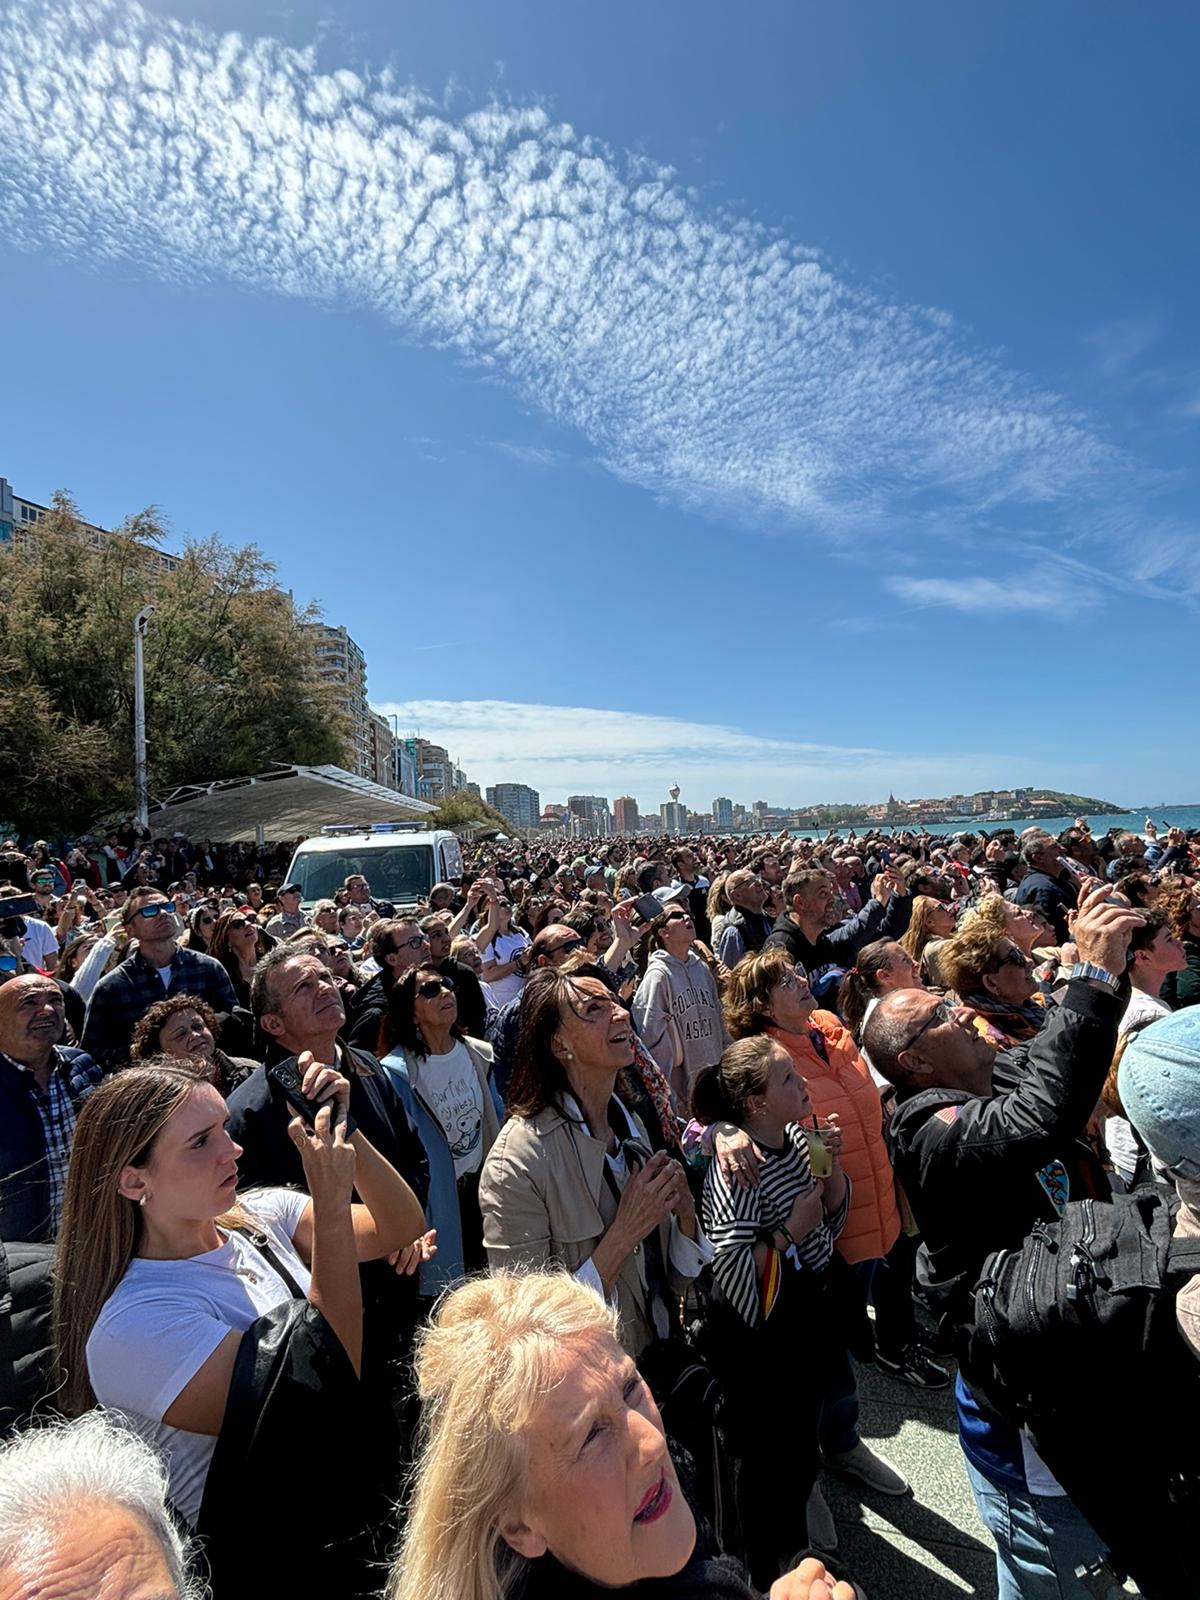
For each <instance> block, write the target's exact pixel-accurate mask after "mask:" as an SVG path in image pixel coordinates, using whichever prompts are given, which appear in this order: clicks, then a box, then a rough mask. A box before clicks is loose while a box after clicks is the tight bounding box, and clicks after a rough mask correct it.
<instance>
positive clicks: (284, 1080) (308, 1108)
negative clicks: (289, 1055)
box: [267, 1050, 355, 1139]
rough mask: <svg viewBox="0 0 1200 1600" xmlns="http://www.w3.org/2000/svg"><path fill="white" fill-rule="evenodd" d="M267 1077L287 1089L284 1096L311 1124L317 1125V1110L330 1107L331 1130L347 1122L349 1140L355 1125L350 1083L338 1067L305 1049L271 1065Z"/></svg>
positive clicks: (346, 1135) (308, 1123) (310, 1125)
mask: <svg viewBox="0 0 1200 1600" xmlns="http://www.w3.org/2000/svg"><path fill="white" fill-rule="evenodd" d="M267 1076H268V1078H271V1079H272V1080H273V1081H274V1082H275V1083H277V1084H278V1085H279V1087H280V1089H282V1090H283V1094H284V1098H285V1099H286V1100H287V1103H288V1105H290V1106H291V1108H292V1110H293V1111H295V1112H297V1113H298V1114H299V1115H300V1116H301V1117H302V1118H303V1120H304V1122H305V1123H306V1124H307V1125H308V1126H309V1127H310V1128H315V1127H316V1125H317V1113H318V1112H319V1111H320V1109H321V1107H322V1106H324V1105H328V1106H329V1110H330V1117H331V1120H330V1132H332V1131H333V1129H334V1128H336V1127H337V1125H338V1123H339V1122H345V1124H346V1134H345V1137H346V1138H347V1139H348V1138H349V1137H350V1135H351V1134H352V1133H353V1132H354V1128H355V1124H354V1121H353V1119H352V1118H351V1116H350V1109H349V1108H350V1084H349V1082H348V1081H347V1079H345V1078H344V1077H342V1075H341V1073H340V1072H338V1070H337V1068H336V1067H327V1066H323V1065H322V1064H321V1063H320V1062H318V1061H314V1059H313V1055H312V1052H311V1051H310V1050H305V1051H303V1052H302V1054H300V1055H299V1056H297V1057H296V1058H295V1059H294V1060H289V1061H277V1062H274V1063H273V1064H272V1065H271V1066H269V1067H268V1068H267Z"/></svg>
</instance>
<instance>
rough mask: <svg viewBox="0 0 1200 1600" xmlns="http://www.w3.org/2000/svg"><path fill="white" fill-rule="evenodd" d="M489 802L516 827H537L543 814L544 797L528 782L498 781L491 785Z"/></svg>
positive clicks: (488, 795) (488, 794)
mask: <svg viewBox="0 0 1200 1600" xmlns="http://www.w3.org/2000/svg"><path fill="white" fill-rule="evenodd" d="M487 803H488V805H490V806H492V807H494V809H495V810H497V811H498V812H499V813H500V815H501V816H502V817H503V818H504V819H505V821H506V822H511V823H512V825H513V827H514V828H520V829H526V828H536V827H537V825H538V819H539V817H540V815H541V809H542V797H541V795H540V794H538V792H537V790H536V789H531V788H530V787H529V785H528V784H527V783H497V784H494V785H492V786H489V788H488V791H487Z"/></svg>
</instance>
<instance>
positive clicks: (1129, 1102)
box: [1117, 1007, 1200, 1179]
mask: <svg viewBox="0 0 1200 1600" xmlns="http://www.w3.org/2000/svg"><path fill="white" fill-rule="evenodd" d="M1117 1089H1118V1091H1119V1093H1120V1096H1121V1104H1122V1105H1123V1106H1124V1107H1125V1115H1126V1116H1127V1117H1128V1118H1129V1120H1130V1122H1132V1124H1133V1126H1134V1127H1135V1128H1136V1129H1137V1131H1138V1133H1140V1134H1141V1136H1142V1138H1143V1139H1144V1140H1145V1142H1146V1146H1147V1148H1148V1149H1149V1151H1150V1154H1151V1155H1152V1156H1156V1157H1157V1159H1158V1160H1159V1161H1161V1162H1163V1163H1164V1165H1166V1166H1168V1167H1170V1169H1171V1171H1172V1172H1176V1173H1178V1174H1179V1175H1180V1176H1181V1177H1184V1178H1192V1179H1200V1008H1197V1007H1190V1008H1188V1009H1187V1010H1185V1011H1176V1012H1174V1013H1173V1014H1172V1015H1171V1016H1169V1017H1162V1018H1160V1019H1159V1020H1158V1021H1157V1022H1152V1023H1151V1024H1150V1026H1149V1027H1148V1028H1143V1029H1142V1031H1141V1033H1139V1034H1137V1035H1136V1037H1135V1038H1133V1039H1131V1040H1130V1041H1129V1043H1128V1044H1127V1045H1126V1047H1125V1054H1124V1055H1123V1056H1122V1057H1121V1065H1120V1067H1119V1069H1118V1071H1117Z"/></svg>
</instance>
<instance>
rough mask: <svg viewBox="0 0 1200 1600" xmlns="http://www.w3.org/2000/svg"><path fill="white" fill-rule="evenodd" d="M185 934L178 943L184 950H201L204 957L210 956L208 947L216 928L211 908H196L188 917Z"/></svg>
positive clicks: (214, 916) (215, 916)
mask: <svg viewBox="0 0 1200 1600" xmlns="http://www.w3.org/2000/svg"><path fill="white" fill-rule="evenodd" d="M187 920H188V926H187V932H186V933H185V934H184V936H183V938H182V939H181V940H180V941H179V943H180V947H181V948H182V949H184V950H201V951H203V952H204V953H205V954H206V955H209V954H211V951H210V950H209V945H210V944H211V943H212V936H213V930H214V929H215V928H216V926H217V914H216V912H215V911H214V910H213V908H212V907H211V906H197V907H196V908H195V910H194V911H192V912H190V913H189V915H188V919H187Z"/></svg>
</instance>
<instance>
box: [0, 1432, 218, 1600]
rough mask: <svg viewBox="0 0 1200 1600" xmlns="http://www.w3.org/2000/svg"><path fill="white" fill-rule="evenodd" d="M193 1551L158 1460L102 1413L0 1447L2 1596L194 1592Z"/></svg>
mask: <svg viewBox="0 0 1200 1600" xmlns="http://www.w3.org/2000/svg"><path fill="white" fill-rule="evenodd" d="M190 1555H191V1551H190V1546H189V1544H188V1542H187V1541H186V1540H185V1539H184V1538H183V1536H182V1535H181V1533H180V1532H179V1528H178V1526H177V1525H176V1523H175V1521H174V1520H173V1519H172V1517H171V1514H170V1512H169V1511H168V1510H167V1474H166V1469H165V1468H164V1466H163V1464H162V1462H161V1461H160V1460H159V1458H158V1456H157V1455H156V1454H155V1452H154V1451H153V1450H152V1449H151V1448H150V1446H149V1445H148V1444H146V1443H145V1441H144V1440H142V1439H140V1438H138V1436H137V1435H136V1434H134V1433H132V1432H131V1431H130V1430H129V1429H128V1428H123V1427H119V1426H118V1425H117V1424H116V1423H114V1422H112V1421H110V1420H109V1419H108V1417H107V1416H106V1415H105V1414H104V1413H103V1412H102V1411H91V1412H88V1413H87V1415H85V1416H82V1417H79V1418H77V1419H76V1421H74V1422H70V1423H54V1424H52V1425H49V1426H46V1427H38V1428H33V1429H31V1430H30V1431H29V1432H28V1433H22V1434H18V1435H17V1436H16V1438H14V1439H10V1440H9V1441H8V1442H7V1443H6V1444H5V1445H4V1446H3V1447H2V1448H0V1594H3V1595H4V1600H35V1597H44V1596H48V1595H53V1596H54V1600H96V1597H97V1596H102V1597H103V1600H133V1597H135V1596H136V1597H137V1600H200V1597H201V1595H202V1594H203V1593H204V1586H203V1584H201V1583H199V1582H197V1581H195V1580H194V1579H193V1578H192V1577H191V1575H190Z"/></svg>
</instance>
